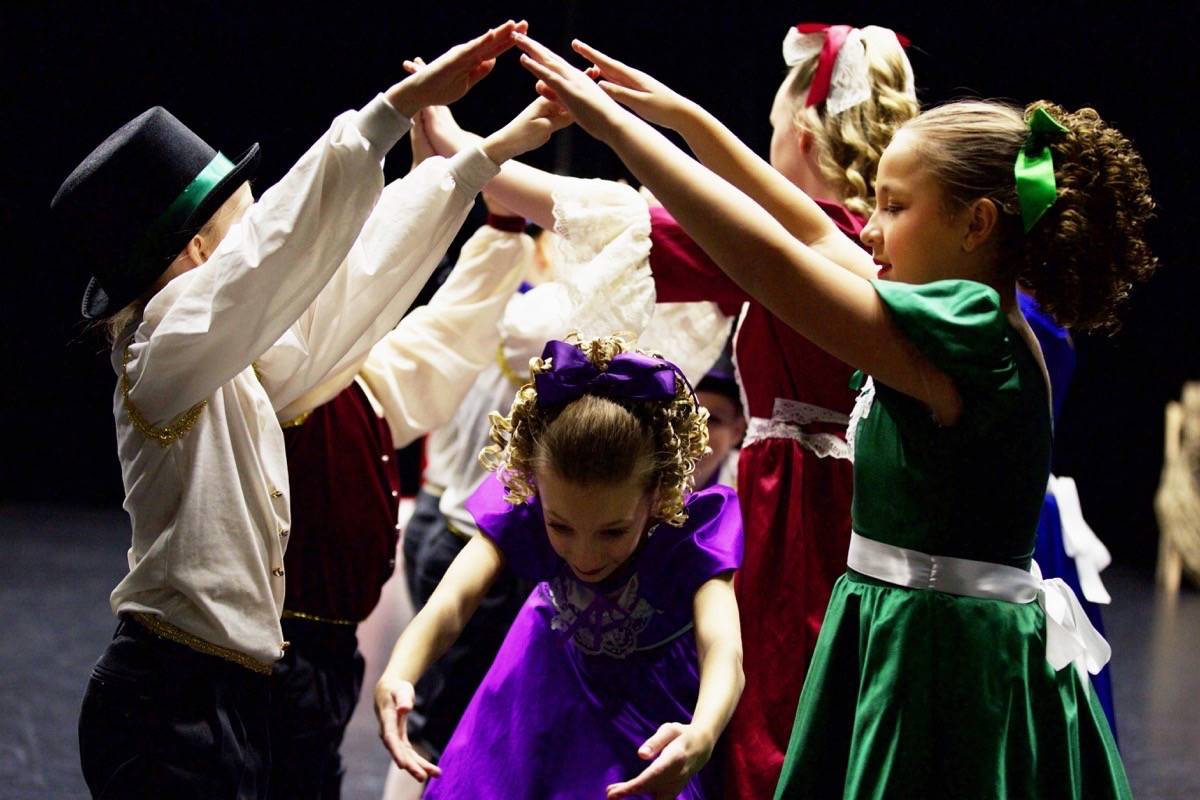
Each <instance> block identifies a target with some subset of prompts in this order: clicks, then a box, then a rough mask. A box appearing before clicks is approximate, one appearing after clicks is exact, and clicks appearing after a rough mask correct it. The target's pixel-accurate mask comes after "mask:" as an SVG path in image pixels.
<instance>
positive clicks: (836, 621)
mask: <svg viewBox="0 0 1200 800" xmlns="http://www.w3.org/2000/svg"><path fill="white" fill-rule="evenodd" d="M515 38H516V39H517V44H518V46H520V47H521V48H522V49H523V50H525V53H526V55H525V56H524V57H523V58H522V63H523V64H524V65H525V66H526V67H527V68H528V69H529V70H530V71H531V72H533V73H534V74H535V75H536V76H537V77H538V78H539V82H538V90H539V92H541V93H542V94H543V95H544V96H547V97H549V98H550V99H553V100H556V101H557V102H559V103H560V104H562V105H563V106H565V107H566V108H567V109H568V110H569V111H570V112H571V113H572V114H573V115H574V117H575V120H576V122H578V123H579V124H580V126H581V127H583V128H585V129H586V130H587V131H588V132H589V133H591V134H592V135H594V136H596V137H597V138H599V139H601V140H602V141H605V142H606V143H608V144H609V145H610V146H611V147H612V148H613V149H614V150H616V152H617V153H618V154H619V155H620V156H621V158H622V159H623V160H624V161H625V163H626V165H627V166H628V167H629V168H630V169H631V170H632V171H633V173H634V174H635V175H636V176H637V177H638V178H639V179H641V180H642V181H643V182H644V183H645V184H646V185H647V186H648V187H649V188H650V190H651V191H653V192H654V194H655V196H657V197H658V198H659V200H661V201H662V203H663V204H664V205H665V206H666V207H667V209H668V210H669V211H671V212H672V214H673V215H674V216H675V217H676V219H677V220H678V221H679V222H680V223H681V224H682V225H683V227H684V228H685V229H686V230H687V231H688V233H689V234H691V235H692V236H693V237H694V238H695V240H696V241H697V242H698V243H700V245H701V246H702V247H704V248H705V250H707V251H708V253H709V254H710V255H711V256H712V257H713V259H714V260H715V261H716V262H717V263H718V264H719V265H721V267H722V268H723V269H725V270H726V271H727V272H728V273H729V275H730V276H731V277H732V278H733V279H734V280H735V281H737V282H738V283H739V284H741V285H742V286H743V287H744V288H745V289H746V290H747V291H748V292H749V293H750V294H751V295H753V296H754V297H755V298H756V299H758V300H759V301H760V302H762V303H763V304H764V305H766V306H767V308H768V309H770V310H771V311H772V312H773V313H775V314H776V315H777V316H778V317H780V318H781V319H783V320H785V321H787V322H788V323H789V324H791V325H792V326H793V327H795V328H796V330H798V331H799V332H800V333H802V334H803V335H804V336H806V337H808V338H809V339H811V340H812V341H814V342H816V343H818V344H819V345H821V346H822V347H824V348H826V349H827V350H829V352H831V353H832V354H834V355H835V356H837V357H838V358H841V359H842V360H844V361H846V362H848V363H850V364H853V365H855V366H856V367H858V368H859V369H860V370H861V372H860V374H859V376H858V378H859V384H860V386H861V387H862V388H863V390H864V392H863V395H862V396H861V397H860V402H859V405H858V408H857V409H856V413H855V415H854V418H853V419H852V421H851V428H852V432H853V433H855V434H856V436H855V439H856V442H855V447H856V454H857V459H856V465H855V496H854V505H853V510H852V516H853V520H854V528H855V531H856V533H855V535H854V536H853V537H852V543H851V547H850V552H849V556H848V563H849V565H850V569H849V570H848V572H847V573H846V575H844V576H843V577H842V578H841V579H840V580H839V582H838V584H837V585H836V587H835V589H834V592H833V597H832V599H831V600H830V605H829V609H828V612H827V615H826V619H825V623H824V625H823V627H822V629H821V634H820V639H819V641H818V644H817V650H816V653H815V655H814V658H813V662H812V666H811V668H810V671H809V674H808V679H807V681H806V684H805V687H804V691H803V693H802V695H801V698H800V704H799V710H798V713H797V716H796V723H795V728H794V732H793V737H792V741H791V743H790V746H789V752H788V759H787V762H786V764H785V766H784V770H783V774H782V777H781V779H780V783H779V786H778V789H777V792H776V797H777V798H792V797H797V798H799V797H815V798H826V797H845V798H879V797H888V798H892V797H922V798H929V797H938V798H943V797H944V798H991V797H996V798H1001V797H1053V798H1069V797H1074V798H1083V797H1086V798H1104V797H1128V796H1129V794H1130V792H1129V785H1128V781H1127V780H1126V777H1125V772H1124V768H1123V767H1122V765H1121V761H1120V758H1119V756H1118V754H1117V750H1116V747H1115V745H1114V743H1113V739H1112V734H1111V732H1110V731H1109V728H1108V724H1107V722H1106V720H1105V718H1104V715H1103V712H1102V711H1101V709H1100V706H1099V704H1098V703H1097V701H1096V697H1095V692H1094V691H1093V690H1092V688H1091V686H1090V682H1089V679H1088V677H1087V675H1088V673H1089V672H1092V673H1095V672H1096V671H1098V670H1099V668H1100V667H1101V666H1102V665H1103V663H1104V662H1105V661H1107V659H1108V655H1109V651H1108V645H1107V643H1105V642H1104V640H1103V639H1102V638H1101V637H1100V636H1099V635H1098V634H1096V633H1095V631H1094V630H1093V629H1092V628H1091V627H1090V625H1088V624H1087V622H1086V617H1085V615H1084V614H1083V613H1082V610H1081V609H1080V607H1079V604H1078V601H1077V600H1075V598H1074V596H1073V595H1072V594H1071V593H1070V590H1069V589H1066V588H1065V586H1064V585H1062V584H1061V582H1055V581H1045V582H1043V581H1042V580H1041V579H1040V576H1039V575H1038V574H1037V570H1036V566H1035V565H1033V564H1032V563H1031V556H1032V553H1033V547H1034V539H1035V535H1036V527H1037V521H1038V513H1039V508H1040V505H1041V501H1042V495H1043V493H1044V491H1045V485H1046V479H1047V474H1048V471H1049V465H1050V438H1051V422H1050V396H1049V388H1048V384H1047V381H1046V377H1045V374H1044V367H1043V365H1042V361H1041V353H1040V350H1039V349H1038V346H1037V343H1036V340H1035V339H1034V337H1033V335H1032V334H1031V332H1030V330H1029V328H1028V326H1027V325H1026V323H1025V321H1024V318H1023V317H1022V316H1021V315H1020V312H1019V310H1018V306H1017V298H1016V287H1017V285H1018V283H1019V284H1021V285H1023V286H1025V287H1027V288H1029V289H1031V290H1032V292H1033V293H1034V294H1035V295H1036V296H1037V297H1038V299H1039V301H1040V302H1041V303H1042V304H1043V306H1044V307H1045V309H1046V310H1047V312H1048V313H1050V314H1052V315H1053V316H1054V317H1055V319H1056V320H1057V321H1058V322H1059V323H1060V324H1063V325H1064V326H1067V327H1069V328H1072V329H1074V330H1077V331H1078V330H1097V329H1104V328H1110V327H1112V326H1113V325H1114V324H1115V321H1116V320H1115V317H1114V313H1113V312H1114V307H1115V306H1116V305H1117V304H1118V303H1119V301H1121V300H1122V299H1123V298H1124V297H1125V296H1126V295H1127V294H1128V292H1129V289H1130V288H1131V286H1132V285H1133V284H1134V283H1136V282H1138V281H1141V280H1144V279H1146V278H1147V277H1149V275H1150V274H1151V272H1152V271H1153V269H1154V267H1155V260H1154V258H1153V257H1152V256H1151V255H1150V252H1149V250H1148V248H1147V247H1146V245H1145V243H1144V241H1143V238H1142V236H1143V228H1144V225H1145V223H1146V221H1147V219H1148V218H1149V217H1150V215H1151V212H1152V210H1153V201H1152V200H1151V198H1150V196H1149V194H1148V186H1149V181H1148V178H1147V175H1146V171H1145V168H1144V167H1143V165H1142V161H1141V158H1140V157H1139V156H1138V154H1137V153H1136V151H1134V149H1133V148H1132V146H1131V145H1130V143H1129V141H1128V140H1127V139H1125V138H1124V137H1123V136H1122V135H1121V134H1120V133H1119V132H1117V131H1116V130H1114V129H1113V128H1111V127H1109V126H1107V125H1106V124H1104V122H1103V121H1102V120H1101V119H1100V117H1099V116H1098V115H1097V114H1096V112H1095V111H1093V110H1091V109H1082V110H1080V111H1076V112H1068V111H1066V110H1064V109H1062V108H1060V107H1058V106H1055V105H1053V104H1050V103H1045V102H1039V103H1035V104H1033V105H1031V106H1029V107H1028V108H1026V109H1024V110H1021V109H1016V108H1012V107H1009V106H1005V105H1001V104H997V103H984V102H968V103H954V104H951V105H947V106H943V107H941V108H937V109H933V110H931V111H928V112H926V113H924V114H922V115H921V116H920V117H918V118H917V119H915V120H913V121H911V122H909V123H908V124H906V125H905V126H904V127H903V128H902V129H901V130H900V132H899V133H898V134H897V135H896V137H895V139H894V140H893V141H892V143H891V145H889V147H888V148H887V150H886V151H885V152H884V154H883V158H882V160H881V161H880V163H879V173H878V180H877V184H876V187H877V188H876V191H877V198H876V211H875V213H874V215H873V216H872V217H871V220H870V222H869V223H868V225H867V227H866V229H865V230H864V231H863V234H862V239H863V241H864V242H865V243H866V244H868V245H869V246H870V248H871V250H872V255H873V256H874V259H873V260H872V257H871V256H867V255H865V254H864V253H863V252H862V251H861V250H860V249H859V247H858V246H857V244H855V243H854V242H852V241H850V240H849V239H848V238H846V237H845V236H844V235H843V234H841V233H840V232H839V231H838V230H837V229H836V228H835V227H834V226H833V224H832V223H831V222H830V221H829V219H828V217H826V216H825V215H824V214H822V213H821V211H820V209H819V208H818V207H817V206H816V204H815V203H813V201H812V200H810V199H809V198H808V197H806V196H805V195H804V194H803V193H801V192H800V191H799V190H797V189H796V188H795V187H794V185H792V184H790V183H789V182H788V181H786V180H780V179H778V178H777V176H776V175H775V174H774V173H773V171H772V170H770V169H769V168H767V167H764V166H763V164H762V162H761V160H760V159H758V158H757V157H756V156H754V155H753V154H752V153H750V152H749V150H748V149H747V148H745V146H744V145H742V144H741V143H740V142H738V141H737V140H736V139H735V138H734V137H733V136H732V134H730V133H729V132H728V131H727V130H725V129H723V128H721V127H720V125H719V124H717V123H704V124H706V125H707V126H708V127H707V134H706V135H707V136H708V139H709V142H708V143H707V146H706V147H705V164H706V166H707V169H706V168H705V167H702V166H700V165H699V164H697V163H696V162H695V161H693V160H691V159H689V158H688V157H687V156H686V155H684V154H683V153H682V152H680V151H679V150H678V149H677V148H676V147H675V146H674V145H672V144H671V143H670V142H669V141H668V140H667V139H665V138H664V137H662V136H661V135H659V134H658V133H657V132H656V131H654V130H653V129H652V128H651V127H650V126H648V125H646V124H645V123H644V122H642V121H641V120H640V119H639V118H638V117H636V116H635V115H634V114H632V113H630V112H629V111H628V110H626V109H625V108H623V107H622V106H621V105H620V104H618V102H616V101H621V102H622V103H625V104H626V105H629V106H631V107H633V108H635V109H636V108H639V107H641V108H645V107H646V106H647V105H648V104H651V103H653V101H654V99H655V98H654V97H653V94H654V91H655V86H656V83H655V82H653V81H652V80H645V76H644V75H643V74H642V73H639V72H637V71H635V70H630V69H629V68H628V67H626V66H625V65H623V64H621V63H620V62H617V61H615V60H613V59H610V58H608V57H607V56H605V55H604V54H603V53H599V52H597V51H595V50H594V49H591V48H589V47H587V46H586V45H582V44H581V43H576V44H575V48H576V50H577V51H579V52H580V53H582V54H583V55H584V56H585V57H586V58H588V59H589V60H591V61H592V62H593V64H594V66H593V67H592V68H591V69H590V70H589V73H590V76H589V74H585V73H583V72H581V71H579V70H577V69H575V68H574V67H572V66H571V65H569V64H568V63H567V62H566V61H565V60H563V59H561V58H560V57H558V56H557V55H555V54H554V53H552V52H550V51H549V50H547V49H545V48H544V47H542V46H541V45H539V44H538V43H536V42H534V41H533V40H531V39H528V38H527V37H524V36H516V37H515ZM593 77H599V78H601V80H600V82H599V83H597V82H594V81H593V80H592V78H593ZM691 141H692V140H691V139H689V142H691ZM693 146H696V145H695V144H693ZM714 152H716V153H719V155H716V156H714ZM710 170H711V171H710ZM714 173H715V174H714ZM731 184H733V185H731ZM735 186H736V187H737V188H734V187H735ZM762 206H766V207H768V208H772V209H774V210H775V215H774V216H772V215H770V214H768V213H767V212H765V211H764V210H763V208H762ZM781 209H782V210H781ZM747 251H750V252H753V253H754V254H755V258H746V256H745V254H746V252H747ZM864 375H870V376H872V378H871V379H866V378H863V377H862V376H864ZM781 713H782V712H781Z"/></svg>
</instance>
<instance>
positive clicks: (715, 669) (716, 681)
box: [692, 643, 746, 742]
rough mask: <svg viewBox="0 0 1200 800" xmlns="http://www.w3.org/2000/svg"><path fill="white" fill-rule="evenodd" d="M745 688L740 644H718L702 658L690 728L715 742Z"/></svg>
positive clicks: (727, 722)
mask: <svg viewBox="0 0 1200 800" xmlns="http://www.w3.org/2000/svg"><path fill="white" fill-rule="evenodd" d="M745 685H746V678H745V675H744V674H743V673H742V649H741V646H740V645H736V646H735V645H730V644H726V643H721V644H717V645H714V646H712V647H710V648H709V649H708V650H707V651H706V652H705V653H704V654H703V655H702V660H701V662H700V693H699V695H698V697H697V698H696V709H695V711H694V712H693V714H692V726H693V727H695V728H696V730H698V731H700V732H702V733H703V734H704V735H705V736H706V737H708V738H709V742H716V740H717V739H718V738H719V737H720V736H721V732H722V731H724V730H725V726H726V725H728V724H729V719H730V717H732V716H733V711H734V709H735V708H737V704H738V700H739V699H740V698H741V696H742V689H743V688H744V687H745Z"/></svg>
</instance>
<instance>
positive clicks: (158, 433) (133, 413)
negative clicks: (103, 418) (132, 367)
mask: <svg viewBox="0 0 1200 800" xmlns="http://www.w3.org/2000/svg"><path fill="white" fill-rule="evenodd" d="M130 360H132V356H131V355H130V354H129V348H128V347H126V348H125V352H124V353H123V354H122V356H121V380H120V386H121V404H122V405H123V406H125V413H126V414H128V415H129V421H130V423H132V424H133V427H135V428H137V429H138V430H139V431H141V433H142V435H143V436H145V437H146V438H147V439H151V440H153V441H154V442H155V443H157V444H158V446H159V447H170V446H171V445H172V444H174V443H175V441H176V440H177V439H181V438H183V437H184V436H186V435H187V432H188V431H190V430H191V429H192V428H193V427H195V425H196V421H197V420H199V419H200V412H202V411H203V410H204V407H205V406H207V405H208V401H207V400H201V401H200V402H199V403H196V405H194V406H192V407H191V408H189V409H188V410H187V411H184V412H183V413H182V414H180V415H179V416H177V417H176V418H175V419H174V420H173V421H172V422H170V423H169V424H167V425H163V426H162V427H155V426H154V425H151V424H150V421H149V420H148V419H146V418H145V417H144V416H142V412H141V411H139V410H138V407H137V405H135V404H134V402H133V400H131V399H130V398H129V372H128V370H127V368H128V366H129V362H130Z"/></svg>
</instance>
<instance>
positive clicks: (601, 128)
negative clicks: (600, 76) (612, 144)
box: [513, 31, 629, 141]
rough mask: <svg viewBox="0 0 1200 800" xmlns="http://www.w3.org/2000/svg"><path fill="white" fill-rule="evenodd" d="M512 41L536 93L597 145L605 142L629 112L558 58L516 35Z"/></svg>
mask: <svg viewBox="0 0 1200 800" xmlns="http://www.w3.org/2000/svg"><path fill="white" fill-rule="evenodd" d="M513 41H515V42H516V43H517V47H519V48H521V49H522V50H523V51H524V55H522V56H521V66H523V67H525V69H527V70H529V71H530V72H532V73H533V74H534V75H535V76H536V77H537V78H538V82H537V92H538V94H540V95H542V97H545V98H548V99H550V100H553V101H555V102H556V103H559V104H560V105H562V106H563V107H564V108H566V109H567V110H568V111H570V112H571V116H572V117H574V118H575V121H576V122H577V123H579V125H580V127H582V128H583V129H584V130H586V131H587V132H588V133H590V134H591V135H592V136H595V137H596V138H597V139H600V140H601V141H607V140H608V139H609V138H610V137H611V136H612V135H613V133H615V131H616V130H617V129H618V127H619V123H620V120H621V119H622V118H623V117H626V116H627V115H628V114H629V112H628V111H626V110H625V109H623V108H622V107H621V106H620V105H618V104H617V102H616V101H615V100H613V99H612V98H611V97H609V96H608V95H607V94H605V92H604V90H603V89H601V88H600V87H599V86H597V85H596V83H595V81H593V80H592V79H591V78H589V77H588V76H587V75H586V74H585V73H584V72H583V71H581V70H579V69H576V68H575V67H573V66H571V65H570V64H568V63H567V62H566V61H565V60H564V59H563V58H562V57H561V56H559V55H558V54H557V53H555V52H554V51H553V50H551V49H549V48H548V47H546V46H545V45H542V44H539V43H538V42H536V41H535V40H533V39H530V38H529V37H528V36H525V35H524V34H523V33H521V32H520V31H517V32H514V33H513Z"/></svg>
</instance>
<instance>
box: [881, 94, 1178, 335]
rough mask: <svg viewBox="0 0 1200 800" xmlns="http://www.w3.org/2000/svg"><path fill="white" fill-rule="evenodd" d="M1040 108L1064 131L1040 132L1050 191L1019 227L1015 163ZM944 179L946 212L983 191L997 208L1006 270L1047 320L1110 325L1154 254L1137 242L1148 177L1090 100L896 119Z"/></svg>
mask: <svg viewBox="0 0 1200 800" xmlns="http://www.w3.org/2000/svg"><path fill="white" fill-rule="evenodd" d="M1038 107H1043V108H1045V109H1046V111H1047V112H1049V113H1050V115H1051V116H1052V117H1054V118H1055V119H1056V120H1058V121H1059V123H1061V124H1062V125H1063V126H1064V127H1065V128H1066V129H1067V130H1066V133H1063V134H1061V135H1054V136H1050V137H1048V138H1047V139H1046V143H1047V144H1049V146H1050V150H1051V154H1052V157H1053V160H1054V178H1055V183H1056V185H1057V192H1058V197H1057V199H1056V200H1055V202H1054V205H1052V206H1050V208H1049V209H1047V210H1046V212H1045V213H1044V214H1043V215H1042V217H1041V219H1039V220H1038V221H1037V223H1036V224H1034V226H1033V227H1032V228H1031V229H1030V231H1029V232H1028V233H1025V231H1024V228H1023V226H1022V225H1021V209H1020V204H1019V201H1018V199H1017V188H1016V180H1015V178H1014V175H1013V166H1014V164H1015V162H1016V159H1017V153H1018V151H1019V150H1020V149H1021V148H1022V147H1024V146H1025V143H1026V139H1027V137H1028V136H1029V122H1028V121H1029V119H1030V117H1031V116H1032V115H1033V112H1034V111H1035V110H1036V109H1037V108H1038ZM904 129H905V131H911V132H913V133H915V134H916V136H917V138H916V140H915V142H916V147H917V148H918V151H919V152H920V154H921V157H922V163H923V164H924V166H925V168H926V169H928V170H929V171H930V172H931V173H932V175H933V177H934V178H935V179H936V180H937V181H938V183H940V184H941V185H942V189H943V192H944V196H945V201H946V210H947V211H948V212H950V213H954V212H956V211H957V210H958V209H960V208H962V207H965V206H967V205H969V204H970V203H972V202H973V201H975V200H977V199H980V198H986V199H989V200H991V201H992V202H993V203H994V204H995V205H996V207H997V209H999V211H1000V212H1001V213H1000V220H999V224H998V226H997V232H996V242H997V245H998V252H999V258H1000V261H1001V265H1002V268H1003V269H1004V270H1005V273H1006V274H1007V275H1008V276H1010V277H1014V278H1016V280H1017V281H1018V282H1019V283H1020V284H1021V285H1022V286H1024V287H1025V288H1027V289H1029V291H1030V292H1031V293H1032V294H1033V296H1034V297H1036V298H1037V301H1038V303H1039V305H1041V306H1042V308H1043V309H1045V311H1046V313H1048V314H1050V315H1051V316H1052V317H1053V318H1054V320H1055V322H1057V323H1058V324H1060V325H1062V326H1063V327H1066V328H1071V329H1073V330H1076V331H1113V330H1116V329H1117V327H1118V319H1117V316H1116V310H1117V308H1118V306H1119V305H1120V303H1121V302H1123V301H1124V300H1125V299H1126V298H1127V297H1128V296H1129V293H1130V290H1131V289H1132V288H1133V286H1134V285H1135V284H1137V283H1140V282H1142V281H1145V280H1146V279H1148V278H1149V277H1150V276H1151V275H1152V274H1153V272H1154V270H1155V268H1156V266H1157V263H1158V262H1157V259H1155V258H1154V256H1153V254H1152V253H1151V252H1150V248H1149V246H1148V245H1147V244H1146V241H1145V228H1146V225H1147V223H1148V222H1149V220H1150V219H1151V217H1152V216H1153V214H1154V199H1153V198H1152V197H1151V196H1150V176H1149V174H1148V173H1147V171H1146V167H1145V165H1144V164H1143V163H1142V157H1141V156H1140V155H1139V154H1138V152H1137V150H1135V149H1134V147H1133V145H1132V144H1131V143H1130V141H1129V140H1128V139H1127V138H1126V137H1125V136H1124V135H1122V134H1121V132H1120V131H1118V130H1117V129H1116V128H1113V127H1111V126H1109V125H1108V124H1107V123H1105V122H1104V120H1103V119H1101V118H1100V115H1099V114H1098V113H1096V111H1095V110H1094V109H1091V108H1081V109H1079V110H1077V111H1068V110H1067V109H1065V108H1063V107H1062V106H1059V105H1056V104H1054V103H1051V102H1048V101H1045V100H1039V101H1037V102H1034V103H1031V104H1029V105H1028V106H1026V107H1025V108H1024V109H1021V108H1016V107H1014V106H1011V105H1008V104H1006V103H1000V102H995V101H984V100H968V101H960V102H957V103H950V104H948V105H944V106H939V107H938V108H933V109H930V110H929V111H926V112H925V113H924V114H922V115H921V116H919V117H917V118H916V119H915V120H913V121H912V122H910V123H908V124H907V125H905V126H904Z"/></svg>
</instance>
